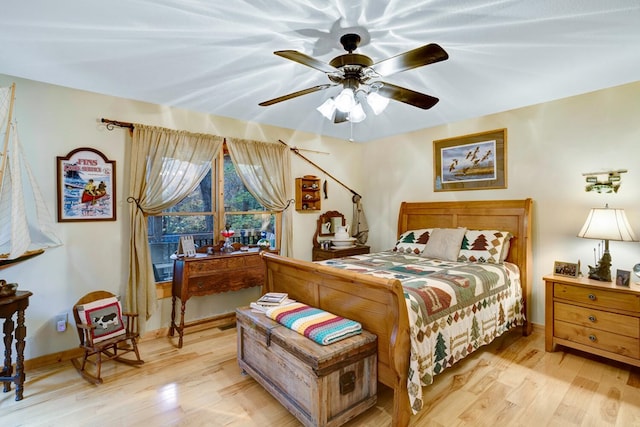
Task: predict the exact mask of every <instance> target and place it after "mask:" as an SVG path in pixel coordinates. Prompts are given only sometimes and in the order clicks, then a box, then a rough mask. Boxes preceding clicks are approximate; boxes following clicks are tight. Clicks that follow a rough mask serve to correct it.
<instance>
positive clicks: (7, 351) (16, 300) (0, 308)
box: [0, 291, 33, 400]
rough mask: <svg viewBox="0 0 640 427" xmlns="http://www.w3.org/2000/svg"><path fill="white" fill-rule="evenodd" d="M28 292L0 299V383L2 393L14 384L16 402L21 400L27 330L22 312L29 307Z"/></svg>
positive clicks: (29, 293) (19, 292)
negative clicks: (0, 347) (0, 348)
mask: <svg viewBox="0 0 640 427" xmlns="http://www.w3.org/2000/svg"><path fill="white" fill-rule="evenodd" d="M31 295H33V294H32V293H31V292H29V291H17V292H16V294H15V295H12V296H9V297H2V298H0V318H3V319H4V326H3V328H2V329H3V331H4V366H3V368H2V372H0V381H1V382H3V383H4V388H3V391H4V392H5V393H6V392H8V391H9V390H11V383H12V382H13V383H15V384H16V400H22V391H23V385H24V378H25V375H24V339H25V338H26V336H27V328H26V326H24V311H25V310H26V308H27V307H28V306H29V297H30V296H31ZM15 313H17V322H18V326H17V327H16V328H15V337H16V373H15V375H13V365H12V363H11V344H12V343H13V331H14V326H15V324H14V322H13V315H14V314H15Z"/></svg>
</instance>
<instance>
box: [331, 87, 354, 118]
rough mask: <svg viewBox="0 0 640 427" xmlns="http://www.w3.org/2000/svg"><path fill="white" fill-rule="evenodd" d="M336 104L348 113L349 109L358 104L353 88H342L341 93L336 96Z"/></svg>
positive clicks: (339, 108)
mask: <svg viewBox="0 0 640 427" xmlns="http://www.w3.org/2000/svg"><path fill="white" fill-rule="evenodd" d="M335 104H336V108H337V109H338V110H340V111H342V112H343V113H348V112H349V111H351V110H352V109H353V107H354V106H355V104H356V99H355V96H354V94H353V89H351V88H348V87H346V88H344V89H342V92H340V94H338V96H336V100H335Z"/></svg>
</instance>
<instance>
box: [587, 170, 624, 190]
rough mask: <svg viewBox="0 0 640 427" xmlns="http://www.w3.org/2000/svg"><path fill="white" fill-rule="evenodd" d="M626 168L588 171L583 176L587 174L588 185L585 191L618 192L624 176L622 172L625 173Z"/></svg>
mask: <svg viewBox="0 0 640 427" xmlns="http://www.w3.org/2000/svg"><path fill="white" fill-rule="evenodd" d="M626 171H627V170H626V169H619V170H615V171H607V172H587V173H583V174H582V176H586V177H587V178H586V180H587V186H586V187H585V191H587V192H589V191H595V192H598V193H617V192H618V188H620V184H621V181H622V178H621V177H620V174H621V173H625V172H626Z"/></svg>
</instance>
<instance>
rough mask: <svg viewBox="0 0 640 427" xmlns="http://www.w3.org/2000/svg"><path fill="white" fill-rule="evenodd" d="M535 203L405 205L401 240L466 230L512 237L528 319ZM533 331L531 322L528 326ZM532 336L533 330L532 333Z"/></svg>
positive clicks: (400, 223)
mask: <svg viewBox="0 0 640 427" xmlns="http://www.w3.org/2000/svg"><path fill="white" fill-rule="evenodd" d="M532 205H533V200H532V199H523V200H481V201H455V202H402V204H401V205H400V213H399V215H398V237H399V236H400V234H402V233H403V232H405V231H407V230H417V229H421V228H456V227H466V228H468V229H472V230H502V231H508V232H510V233H511V234H513V236H514V237H513V239H511V248H510V249H509V255H508V257H507V261H508V262H511V263H514V264H516V265H518V267H519V268H520V273H521V278H522V286H523V287H524V292H525V297H526V304H527V307H526V309H527V312H526V313H527V319H528V320H529V319H531V317H530V307H529V302H530V301H531V287H532V286H533V269H532V265H531V263H532V255H531V252H532V247H531V214H532V212H531V211H532ZM527 324H528V328H529V329H530V328H531V322H527ZM529 332H530V330H529Z"/></svg>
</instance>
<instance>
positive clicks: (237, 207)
mask: <svg viewBox="0 0 640 427" xmlns="http://www.w3.org/2000/svg"><path fill="white" fill-rule="evenodd" d="M222 151H226V150H222ZM278 216H279V215H277V214H276V213H275V212H271V211H267V210H265V208H264V207H263V206H262V205H260V203H258V201H257V200H256V199H255V198H254V197H253V196H252V195H251V193H249V191H248V190H247V189H246V187H245V186H244V184H243V183H242V180H241V179H240V176H239V175H238V173H237V171H236V169H235V167H234V165H233V162H232V161H231V158H230V157H229V155H228V154H225V153H221V154H220V155H219V157H218V158H216V159H213V160H212V166H211V170H210V171H209V173H208V174H207V175H206V176H205V178H204V179H203V180H202V181H201V182H200V184H199V185H198V187H197V188H196V189H195V190H194V191H193V192H192V193H191V194H190V195H189V196H187V197H186V198H185V199H183V200H182V201H181V202H180V203H178V204H177V205H175V206H173V207H171V208H169V209H167V210H166V211H164V212H163V213H162V214H161V215H156V216H149V217H148V231H149V246H150V249H151V261H152V263H153V269H154V274H155V279H156V282H164V281H170V280H171V279H172V276H173V260H172V259H171V258H170V256H171V255H172V254H174V253H175V252H176V251H177V249H178V242H179V240H180V236H186V235H190V236H193V238H194V242H195V244H196V245H198V246H203V245H212V244H216V243H218V242H219V241H221V240H222V239H223V238H222V236H221V234H220V232H221V231H222V230H223V229H224V228H225V227H227V226H228V227H230V228H231V229H233V230H234V232H235V233H234V235H233V237H232V238H231V241H232V242H239V243H241V244H243V245H246V246H252V245H255V244H256V243H257V242H258V240H260V238H262V237H264V238H267V239H269V240H270V242H271V246H272V247H275V236H276V217H278Z"/></svg>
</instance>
